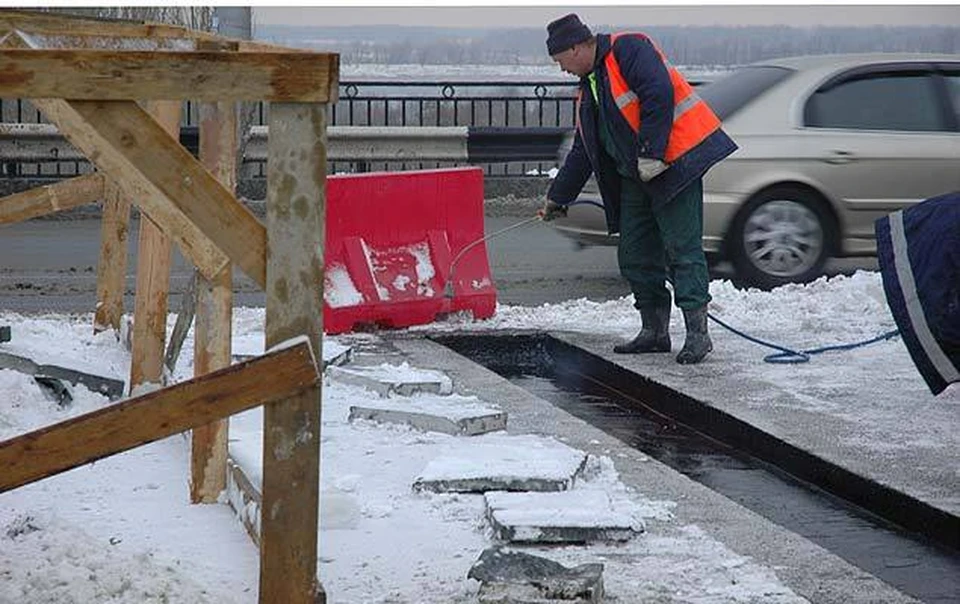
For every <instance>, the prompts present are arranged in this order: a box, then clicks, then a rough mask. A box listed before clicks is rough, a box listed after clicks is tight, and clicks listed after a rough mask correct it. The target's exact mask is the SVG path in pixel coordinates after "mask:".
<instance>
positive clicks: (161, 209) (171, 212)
mask: <svg viewBox="0 0 960 604" xmlns="http://www.w3.org/2000/svg"><path fill="white" fill-rule="evenodd" d="M33 102H34V104H35V105H36V106H37V107H38V108H39V109H40V110H41V111H42V112H43V113H44V115H45V116H46V117H47V119H49V120H50V121H51V122H53V123H54V124H55V125H56V126H57V128H58V129H59V130H60V132H61V133H63V135H64V136H65V137H66V138H67V140H69V141H70V143H71V144H72V145H73V146H75V147H76V148H77V149H79V150H80V151H81V152H82V153H83V154H84V155H86V156H87V158H88V159H89V160H90V161H91V162H92V163H93V164H94V165H96V166H97V168H98V169H100V170H101V171H103V172H104V173H105V174H106V175H107V176H109V177H110V178H112V179H114V180H115V181H116V182H117V183H118V184H119V185H120V187H121V188H122V189H123V190H124V192H125V193H126V194H127V195H128V196H129V197H130V198H131V199H132V200H133V201H134V203H135V204H137V205H138V206H139V207H140V208H141V209H143V210H144V211H145V212H146V213H147V214H149V215H150V217H151V219H153V220H154V222H156V223H157V224H158V225H159V226H160V227H161V228H162V229H163V230H164V231H165V232H167V233H168V234H169V235H170V236H171V237H173V238H174V240H175V241H176V242H177V243H178V244H179V245H180V247H181V249H182V250H183V252H184V255H185V256H187V257H188V258H189V259H190V260H191V261H192V262H193V263H194V264H195V265H196V266H197V268H198V269H199V270H200V272H201V273H202V274H203V276H204V277H206V278H207V279H213V278H214V277H216V276H217V275H218V274H219V273H220V271H221V270H222V269H223V268H224V267H225V266H226V265H227V263H228V262H231V261H232V262H233V263H234V264H236V265H237V266H239V267H240V268H241V269H242V270H243V271H244V272H245V273H246V274H247V275H249V276H250V278H252V279H253V280H254V281H255V282H257V284H259V285H260V287H264V286H265V283H266V229H265V228H264V226H263V225H262V224H261V223H260V221H259V220H257V218H256V216H254V215H253V213H251V212H250V211H249V210H248V209H247V208H246V207H244V206H243V204H241V203H240V202H239V201H237V199H236V197H234V195H233V194H232V193H231V192H230V191H227V190H226V189H225V188H224V187H223V185H221V184H220V183H219V182H218V181H217V179H216V178H214V177H213V176H212V175H211V174H210V172H208V171H207V170H206V169H205V168H204V167H203V165H202V164H201V163H200V162H199V161H197V160H196V159H195V158H194V157H193V156H192V155H191V154H190V153H189V152H188V151H187V150H186V149H184V148H183V147H182V146H181V145H180V143H179V141H177V140H175V139H174V138H173V137H172V136H170V135H169V134H168V133H167V132H165V131H164V130H163V128H162V127H161V126H160V125H159V124H158V123H157V122H156V121H155V120H154V119H153V118H152V117H151V116H150V114H148V113H147V112H146V111H145V110H144V109H143V108H141V107H140V106H139V105H137V103H135V102H133V101H65V100H55V99H35V100H34V101H33Z"/></svg>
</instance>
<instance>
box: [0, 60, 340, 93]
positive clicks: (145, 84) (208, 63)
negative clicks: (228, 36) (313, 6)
mask: <svg viewBox="0 0 960 604" xmlns="http://www.w3.org/2000/svg"><path fill="white" fill-rule="evenodd" d="M339 69H340V60H339V55H336V54H332V53H307V52H235V53H234V52H213V51H208V52H190V51H136V50H125V51H109V50H84V49H79V50H77V49H73V50H57V49H55V50H45V49H29V50H24V49H4V50H0V74H2V79H0V85H2V88H3V94H4V96H5V97H10V98H63V99H71V100H117V101H120V100H127V101H129V100H137V99H164V100H186V99H196V100H201V101H241V100H250V101H257V100H266V101H274V102H324V103H326V102H334V101H335V100H336V94H337V90H336V83H337V81H338V79H339Z"/></svg>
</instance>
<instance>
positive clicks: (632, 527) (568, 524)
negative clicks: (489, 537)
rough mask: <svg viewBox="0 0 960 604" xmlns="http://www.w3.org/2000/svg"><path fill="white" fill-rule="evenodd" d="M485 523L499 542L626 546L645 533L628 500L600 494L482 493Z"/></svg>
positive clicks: (577, 491) (581, 491)
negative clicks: (620, 542)
mask: <svg viewBox="0 0 960 604" xmlns="http://www.w3.org/2000/svg"><path fill="white" fill-rule="evenodd" d="M484 499H485V502H486V506H487V519H488V520H489V521H490V525H491V526H492V527H493V531H494V535H495V536H496V538H497V539H499V540H501V541H510V542H529V543H591V542H595V541H628V540H629V539H632V538H633V537H634V536H635V535H637V534H639V533H642V532H643V530H644V524H643V520H642V519H640V518H635V517H634V516H633V515H631V513H630V511H631V508H632V506H631V504H630V502H629V501H628V500H624V499H620V500H619V501H617V500H615V498H614V496H612V495H611V494H610V493H607V492H605V491H602V490H599V489H573V490H569V491H563V492H559V493H506V492H499V491H497V492H489V493H485V494H484Z"/></svg>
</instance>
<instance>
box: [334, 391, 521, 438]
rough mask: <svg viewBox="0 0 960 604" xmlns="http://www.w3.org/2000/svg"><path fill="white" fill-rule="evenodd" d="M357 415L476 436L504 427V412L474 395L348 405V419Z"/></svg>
mask: <svg viewBox="0 0 960 604" xmlns="http://www.w3.org/2000/svg"><path fill="white" fill-rule="evenodd" d="M358 419H365V420H371V421H375V422H382V423H393V424H405V425H407V426H411V427H413V428H416V429H417V430H423V431H425V432H443V433H444V434H453V435H462V436H475V435H478V434H486V433H487V432H495V431H498V430H504V429H506V427H507V414H506V413H504V412H503V411H501V410H500V408H499V407H497V406H495V405H490V404H489V403H484V402H483V401H481V400H480V399H478V398H477V397H475V396H461V395H458V394H450V395H448V396H439V395H435V394H418V395H414V396H411V397H395V398H389V399H382V400H381V401H379V402H377V403H375V404H373V405H369V404H368V405H363V406H361V405H356V406H351V407H350V415H349V416H348V420H349V421H354V420H358Z"/></svg>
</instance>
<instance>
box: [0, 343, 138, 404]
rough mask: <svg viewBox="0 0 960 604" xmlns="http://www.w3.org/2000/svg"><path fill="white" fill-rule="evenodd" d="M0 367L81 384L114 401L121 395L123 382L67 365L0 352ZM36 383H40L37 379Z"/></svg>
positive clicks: (45, 378) (44, 378)
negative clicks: (41, 361)
mask: <svg viewBox="0 0 960 604" xmlns="http://www.w3.org/2000/svg"><path fill="white" fill-rule="evenodd" d="M0 369H13V370H15V371H20V372H21V373H26V374H28V375H31V376H34V377H35V378H36V377H37V376H39V377H40V378H42V379H43V380H46V381H49V380H50V379H57V380H63V381H66V382H70V383H71V384H73V385H74V386H76V385H77V384H83V385H84V386H86V387H87V388H89V389H90V390H92V391H93V392H98V393H100V394H102V395H104V396H106V397H107V398H109V399H110V400H111V401H115V400H117V399H119V398H121V397H122V396H123V387H124V382H123V381H122V380H114V379H110V378H105V377H102V376H99V375H93V374H90V373H84V372H82V371H76V370H74V369H68V368H67V367H59V366H57V365H38V364H37V363H35V362H34V361H33V360H31V359H28V358H26V357H19V356H17V355H14V354H9V353H6V352H0ZM38 383H41V382H40V381H38Z"/></svg>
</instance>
